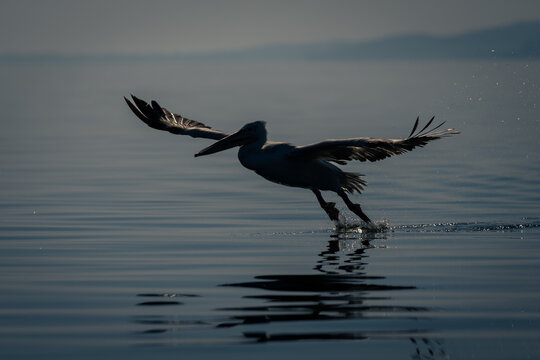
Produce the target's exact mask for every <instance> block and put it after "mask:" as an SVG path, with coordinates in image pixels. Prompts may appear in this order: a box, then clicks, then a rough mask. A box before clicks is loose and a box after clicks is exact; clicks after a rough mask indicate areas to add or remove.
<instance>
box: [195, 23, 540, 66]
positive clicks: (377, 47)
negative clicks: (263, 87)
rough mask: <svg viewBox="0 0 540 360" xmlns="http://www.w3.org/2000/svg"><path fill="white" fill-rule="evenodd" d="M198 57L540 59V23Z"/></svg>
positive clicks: (276, 47)
mask: <svg viewBox="0 0 540 360" xmlns="http://www.w3.org/2000/svg"><path fill="white" fill-rule="evenodd" d="M194 57H201V58H215V59H220V58H221V59H246V60H248V59H254V60H255V59H257V60H262V59H267V60H280V59H283V60H293V59H298V60H307V61H309V60H345V61H356V60H370V59H388V60H400V59H411V60H412V59H489V58H495V57H496V58H509V59H523V58H540V22H523V23H517V24H513V25H508V26H503V27H497V28H491V29H486V30H480V31H473V32H468V33H465V34H461V35H455V36H444V37H443V36H429V35H421V34H412V35H403V36H394V37H387V38H382V39H379V40H374V41H363V42H354V41H337V42H330V43H319V44H299V45H274V46H262V47H256V48H250V49H245V50H237V51H229V52H216V53H212V54H199V55H194Z"/></svg>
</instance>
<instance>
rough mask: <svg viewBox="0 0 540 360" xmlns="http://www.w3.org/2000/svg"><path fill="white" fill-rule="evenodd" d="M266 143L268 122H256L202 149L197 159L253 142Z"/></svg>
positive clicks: (196, 155)
mask: <svg viewBox="0 0 540 360" xmlns="http://www.w3.org/2000/svg"><path fill="white" fill-rule="evenodd" d="M259 141H261V142H262V144H264V143H265V142H266V122H264V121H255V122H252V123H249V124H246V125H244V126H243V127H242V128H241V129H240V130H238V131H237V132H235V133H234V134H231V135H229V136H226V137H224V138H223V139H221V140H219V141H217V142H215V143H213V144H212V145H210V146H209V147H207V148H204V149H202V150H201V151H199V152H198V153H197V154H195V157H198V156H203V155H210V154H214V153H217V152H220V151H223V150H227V149H230V148H233V147H235V146H242V145H246V144H250V143H253V142H259ZM262 144H261V146H262Z"/></svg>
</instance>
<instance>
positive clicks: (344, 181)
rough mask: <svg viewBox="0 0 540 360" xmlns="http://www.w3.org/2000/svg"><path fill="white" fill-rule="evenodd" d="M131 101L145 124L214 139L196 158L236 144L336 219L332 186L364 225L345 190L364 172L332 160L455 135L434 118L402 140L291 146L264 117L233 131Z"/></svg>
mask: <svg viewBox="0 0 540 360" xmlns="http://www.w3.org/2000/svg"><path fill="white" fill-rule="evenodd" d="M131 98H132V101H130V100H129V99H127V98H126V97H124V100H125V101H126V103H127V104H128V106H129V108H130V109H131V111H133V113H134V114H135V115H136V116H137V117H138V118H139V119H141V120H142V121H143V122H144V123H145V124H146V125H148V126H149V127H151V128H154V129H158V130H165V131H168V132H170V133H173V134H179V135H189V136H191V137H194V138H206V139H212V140H217V141H216V142H215V143H214V144H212V145H210V146H208V147H206V148H204V149H203V150H201V151H199V152H198V153H197V154H195V157H199V156H203V155H210V154H214V153H217V152H220V151H223V150H227V149H230V148H233V147H237V146H238V147H240V149H239V150H238V159H239V160H240V163H241V164H242V165H243V166H244V167H246V168H248V169H250V170H253V171H255V172H256V173H257V174H259V175H260V176H262V177H263V178H265V179H267V180H269V181H272V182H275V183H278V184H282V185H287V186H293V187H300V188H305V189H309V190H311V191H312V192H313V193H314V194H315V196H316V198H317V200H318V202H319V205H320V206H321V207H322V209H323V210H324V211H325V212H326V214H327V215H328V217H329V218H330V220H332V221H335V222H337V221H339V210H338V209H337V208H336V204H335V203H334V202H326V201H325V200H324V198H323V197H322V194H321V191H333V192H335V193H337V194H338V195H339V196H340V197H341V198H342V199H343V201H344V202H345V205H347V207H348V208H349V210H351V211H352V212H353V213H355V214H356V215H358V216H359V217H360V218H361V219H362V220H363V221H364V222H365V223H366V224H368V225H369V224H372V221H371V219H370V218H369V217H368V216H367V215H366V214H365V213H364V212H363V211H362V208H361V207H360V204H355V203H353V202H352V201H351V200H350V199H349V197H348V196H347V194H352V193H354V192H357V193H361V192H362V190H363V189H364V186H366V182H365V181H364V180H363V179H362V176H364V175H363V174H358V173H353V172H345V171H343V170H341V169H340V168H338V167H337V166H336V165H334V164H333V163H335V164H339V165H345V164H346V163H347V161H351V160H358V161H371V162H373V161H378V160H382V159H385V158H387V157H389V156H392V155H399V154H402V153H404V152H407V151H411V150H412V149H414V148H416V147H423V146H425V145H426V144H427V143H428V142H430V141H432V140H437V139H440V138H443V137H447V136H450V135H455V134H459V131H456V130H454V129H446V130H438V131H437V129H439V128H440V127H441V126H442V125H443V124H444V122H443V123H441V124H439V125H437V126H434V127H432V128H429V127H430V125H431V124H432V123H433V119H434V117H432V118H431V120H429V121H428V122H427V124H426V125H425V126H423V128H422V129H421V130H418V131H416V130H417V128H418V123H419V119H418V118H417V119H416V122H415V123H414V126H413V129H412V131H411V133H410V134H409V136H408V137H407V138H404V139H376V138H370V137H358V138H350V139H339V140H336V139H330V140H324V141H322V142H319V143H315V144H311V145H306V146H295V145H292V144H288V143H283V142H273V141H267V132H266V122H264V121H255V122H251V123H249V124H246V125H244V126H243V127H242V128H241V129H240V130H238V131H237V132H235V133H233V134H229V133H226V132H223V131H218V130H213V129H212V128H210V127H209V126H207V125H205V124H203V123H201V122H198V121H195V120H190V119H188V118H185V117H183V116H180V115H178V114H175V113H172V112H170V111H169V110H167V109H166V108H164V107H161V106H160V105H159V104H158V103H157V102H156V101H155V100H153V101H151V103H150V104H148V103H147V102H146V101H144V100H141V99H139V98H137V97H135V96H133V95H131Z"/></svg>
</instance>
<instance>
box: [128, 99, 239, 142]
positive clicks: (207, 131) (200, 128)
mask: <svg viewBox="0 0 540 360" xmlns="http://www.w3.org/2000/svg"><path fill="white" fill-rule="evenodd" d="M131 98H132V99H133V102H131V101H130V100H128V99H127V98H125V97H124V100H126V103H127V104H128V106H129V108H130V109H131V111H133V113H134V114H135V115H137V117H138V118H139V119H141V120H142V121H143V122H144V123H145V124H146V125H148V126H150V127H151V128H154V129H158V130H165V131H168V132H170V133H173V134H180V135H189V136H191V137H194V138H206V139H214V140H221V139H223V138H224V137H225V136H227V135H229V134H228V133H225V132H223V131H218V130H213V129H211V128H210V126H206V125H204V124H203V123H200V122H198V121H195V120H190V119H188V118H185V117H182V116H180V115H178V114H175V113H172V112H170V111H169V110H167V109H165V108H164V107H161V106H160V105H159V104H158V103H157V102H156V101H154V100H152V102H151V105H150V104H148V103H147V102H146V101H144V100H141V99H139V98H137V97H135V96H133V95H131Z"/></svg>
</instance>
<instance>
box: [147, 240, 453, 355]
mask: <svg viewBox="0 0 540 360" xmlns="http://www.w3.org/2000/svg"><path fill="white" fill-rule="evenodd" d="M377 236H379V237H378V238H377V239H380V236H381V235H380V234H379V235H377ZM383 238H384V237H383ZM374 240H376V235H374V234H370V235H366V234H362V235H359V234H357V235H356V238H352V239H351V237H350V235H349V234H346V235H345V236H343V234H337V235H336V234H333V235H332V237H331V239H330V240H329V241H328V243H327V244H326V248H325V249H324V250H322V251H321V252H320V253H318V256H317V260H316V263H315V264H314V266H313V268H312V270H315V271H316V272H315V273H309V274H286V275H258V276H255V277H254V278H253V280H252V281H247V282H240V283H226V284H222V285H220V286H223V287H233V288H240V289H242V288H245V289H249V294H246V295H244V296H242V298H243V299H255V300H259V303H258V304H256V305H253V306H238V307H223V308H219V309H215V310H214V311H216V312H217V314H221V313H232V315H228V316H227V318H226V319H225V320H223V319H221V320H217V318H218V317H219V315H217V316H216V317H215V318H214V319H216V320H212V321H185V320H179V319H177V318H167V316H163V315H161V316H155V317H141V318H139V319H138V320H137V323H139V324H145V325H148V326H152V327H153V328H152V329H149V330H145V331H143V332H142V333H143V334H160V333H162V332H166V331H167V330H166V328H168V329H169V331H174V328H175V327H177V328H184V329H185V328H186V326H193V325H203V326H211V327H214V329H215V330H214V331H220V329H227V328H229V329H232V328H237V327H239V328H243V327H245V330H246V331H243V333H242V334H243V337H244V339H247V340H249V341H250V342H251V341H255V342H261V343H265V342H287V341H306V340H311V341H325V340H365V339H398V340H403V341H406V342H408V343H410V344H412V345H413V349H414V350H413V351H412V352H411V357H412V358H418V359H424V358H430V359H434V358H446V353H445V350H444V347H443V343H442V341H441V340H438V339H430V338H428V337H426V334H429V330H428V329H425V328H419V326H417V325H418V324H417V323H416V321H417V320H418V319H420V318H421V319H426V318H427V315H428V313H429V310H430V309H429V308H426V307H421V306H410V305H390V304H391V303H392V302H393V301H392V299H393V298H394V297H395V295H396V294H397V292H399V291H404V290H414V289H416V287H415V286H413V285H409V286H407V285H389V284H387V283H385V280H386V277H385V276H373V275H369V274H368V270H367V268H368V265H369V264H368V262H367V259H368V254H367V253H368V252H369V250H370V249H372V248H373V247H374V246H373V245H372V242H374ZM378 247H383V246H380V245H379V246H378ZM254 289H255V290H260V291H261V292H260V294H253V290H254ZM139 296H152V297H156V296H162V297H163V300H160V301H157V302H155V304H151V305H159V303H162V305H165V304H167V303H169V302H170V301H171V297H170V295H168V294H140V295H139ZM177 296H183V295H174V296H173V297H177ZM188 296H193V295H188ZM138 305H143V304H138ZM319 321H322V322H323V323H318V322H319ZM350 321H353V322H352V323H351V322H350ZM325 322H326V323H327V324H328V323H329V322H331V324H330V325H328V326H326V325H325V324H324V323H325ZM377 322H380V323H381V324H383V325H375V326H374V325H373V324H374V323H377ZM266 324H267V325H268V326H270V324H274V325H277V324H283V325H284V324H300V325H299V326H297V327H295V330H294V331H280V330H277V331H276V330H275V329H279V326H278V327H276V326H271V329H272V330H268V331H265V330H262V331H261V329H260V326H266ZM310 324H312V325H310ZM340 324H341V325H344V326H341V325H340ZM252 325H258V328H257V329H254V330H252V331H249V327H250V326H252ZM156 326H158V327H157V328H156ZM351 327H352V328H354V329H351ZM343 328H346V330H343ZM287 329H289V326H287ZM243 330H244V329H243ZM222 331H224V330H222Z"/></svg>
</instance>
